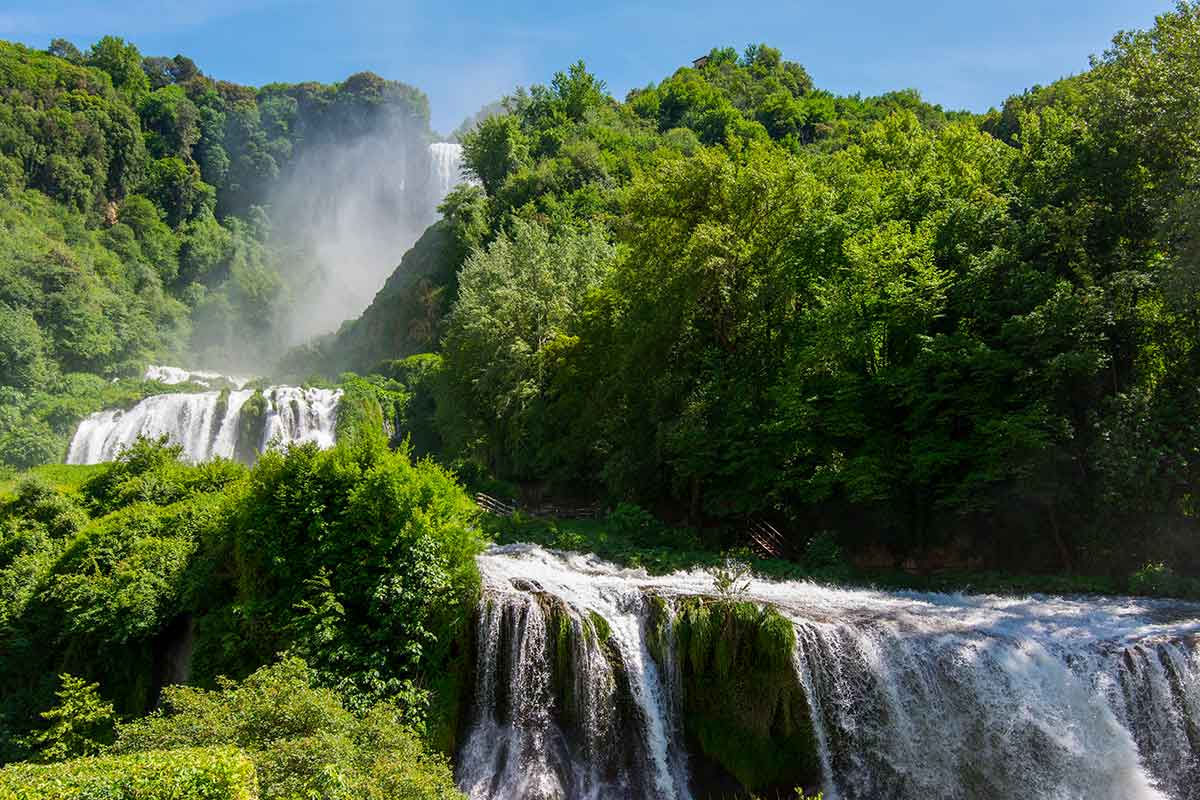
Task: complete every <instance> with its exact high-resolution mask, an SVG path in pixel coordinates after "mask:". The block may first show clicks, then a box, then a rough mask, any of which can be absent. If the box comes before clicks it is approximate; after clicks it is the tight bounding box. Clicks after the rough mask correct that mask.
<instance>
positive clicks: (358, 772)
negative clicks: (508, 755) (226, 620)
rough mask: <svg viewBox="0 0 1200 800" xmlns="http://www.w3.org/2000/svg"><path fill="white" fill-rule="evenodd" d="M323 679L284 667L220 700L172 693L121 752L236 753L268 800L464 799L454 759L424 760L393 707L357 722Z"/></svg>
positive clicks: (126, 735) (122, 735)
mask: <svg viewBox="0 0 1200 800" xmlns="http://www.w3.org/2000/svg"><path fill="white" fill-rule="evenodd" d="M315 680H316V675H315V674H314V673H313V671H312V670H311V669H309V668H308V666H307V665H305V664H304V662H303V661H300V660H299V659H296V658H286V659H284V660H283V661H280V662H279V663H277V664H274V665H271V666H267V667H263V668H261V669H259V670H258V671H256V672H255V673H254V674H253V675H251V676H250V677H248V678H247V679H246V680H245V681H243V682H241V683H235V682H233V681H228V680H222V681H221V682H220V684H221V688H220V690H218V691H204V690H202V689H195V688H190V687H183V686H175V687H168V688H167V689H165V690H164V692H163V710H162V711H159V712H155V713H154V714H152V715H150V716H148V717H146V718H144V719H140V720H137V721H134V722H131V723H129V724H126V725H122V726H121V727H120V729H119V731H118V736H117V743H116V745H115V747H114V750H115V752H118V753H132V752H148V753H153V752H156V751H157V752H161V751H163V750H171V749H173V748H177V747H186V746H195V745H203V746H215V745H233V746H236V747H238V748H241V749H242V750H243V751H244V752H245V753H246V754H247V755H248V756H249V757H250V758H251V759H252V760H253V762H254V764H255V766H256V767H257V772H258V780H259V785H260V788H261V791H262V798H263V800H291V798H296V797H311V796H319V797H336V798H343V797H344V798H358V797H392V798H405V799H409V800H426V799H428V800H433V799H434V798H437V799H439V800H443V799H444V800H449V799H450V798H457V797H460V795H459V794H458V793H457V791H456V790H455V788H454V783H453V778H452V775H451V772H450V767H449V764H448V762H447V761H446V759H445V758H444V757H442V756H439V755H434V754H430V753H428V752H426V751H425V748H424V747H423V746H422V744H421V742H420V739H419V738H418V737H417V736H416V735H415V734H414V733H413V732H412V730H411V729H409V728H408V727H406V726H405V724H404V722H403V714H402V713H401V712H400V710H399V709H398V708H397V707H396V706H395V705H393V704H391V703H381V704H377V705H375V706H372V707H371V708H369V709H367V710H366V711H364V712H363V713H360V714H355V713H352V712H350V711H348V710H347V709H346V708H345V707H344V706H343V705H342V703H341V701H340V700H339V698H338V696H337V694H335V693H334V692H333V691H332V690H330V689H324V688H317V687H316V686H315Z"/></svg>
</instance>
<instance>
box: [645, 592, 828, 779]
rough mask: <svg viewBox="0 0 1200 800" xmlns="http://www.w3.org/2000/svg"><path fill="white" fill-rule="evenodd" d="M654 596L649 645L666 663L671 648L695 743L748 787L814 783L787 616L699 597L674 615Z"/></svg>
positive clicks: (812, 749)
mask: <svg viewBox="0 0 1200 800" xmlns="http://www.w3.org/2000/svg"><path fill="white" fill-rule="evenodd" d="M650 602H651V604H652V609H653V618H652V623H651V626H650V632H649V641H650V649H651V653H652V655H654V657H655V659H656V660H657V661H658V663H659V664H660V665H661V664H666V663H667V659H666V658H665V656H666V655H667V652H668V649H669V648H672V647H674V648H675V651H674V652H675V654H676V656H677V658H678V667H679V672H680V677H681V679H682V692H683V715H684V719H683V722H684V732H685V734H686V735H687V737H688V739H689V741H690V742H691V743H692V744H693V746H695V747H696V748H697V749H698V750H699V751H700V752H701V753H702V754H703V755H704V757H706V758H708V759H710V760H711V761H713V762H715V763H716V764H718V765H720V766H721V767H722V768H723V769H724V770H726V771H727V772H728V773H729V774H730V775H732V776H733V777H734V778H735V779H736V780H737V781H738V783H739V784H741V786H742V788H743V789H745V790H746V791H758V792H770V791H776V790H781V789H786V788H788V787H792V786H796V785H801V784H810V783H812V782H814V779H816V778H818V777H819V774H820V773H819V770H820V764H819V761H818V758H817V749H816V741H815V739H814V736H813V732H812V724H811V721H810V717H809V707H808V703H807V700H806V699H805V696H804V692H803V689H802V688H801V686H800V684H799V681H798V680H797V678H796V672H795V670H794V669H793V668H792V653H793V650H794V649H795V645H796V634H795V629H794V628H793V627H792V624H791V623H790V622H788V620H787V619H785V618H784V617H783V616H782V615H781V614H780V613H779V612H778V611H776V610H775V609H773V608H770V607H760V606H758V605H756V604H754V603H749V602H742V601H736V600H714V599H711V598H703V597H691V598H686V599H683V600H679V601H677V603H676V606H675V608H674V618H673V621H672V619H671V618H670V617H669V616H668V614H670V611H671V610H670V608H669V607H668V604H667V602H666V601H664V600H662V599H661V598H651V600H650ZM672 637H673V640H672Z"/></svg>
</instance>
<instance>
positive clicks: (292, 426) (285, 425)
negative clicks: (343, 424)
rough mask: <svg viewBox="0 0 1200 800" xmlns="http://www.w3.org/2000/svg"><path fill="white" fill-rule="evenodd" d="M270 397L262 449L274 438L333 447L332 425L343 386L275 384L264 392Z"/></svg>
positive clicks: (281, 441) (288, 441) (334, 421)
mask: <svg viewBox="0 0 1200 800" xmlns="http://www.w3.org/2000/svg"><path fill="white" fill-rule="evenodd" d="M264 395H265V396H266V398H267V403H268V406H267V424H266V425H265V426H264V430H263V438H262V442H261V445H260V447H259V449H260V450H265V449H266V448H267V447H268V446H270V445H271V443H272V442H275V441H278V442H280V443H281V444H285V445H286V444H292V443H298V442H316V443H317V445H318V446H319V447H322V448H328V447H333V429H334V425H335V423H336V422H337V406H338V401H339V400H341V398H342V392H341V390H340V389H339V390H337V391H330V390H329V389H302V388H300V387H297V386H276V387H273V388H271V389H268V390H267V391H266V392H264Z"/></svg>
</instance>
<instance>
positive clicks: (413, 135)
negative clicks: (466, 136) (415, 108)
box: [270, 115, 459, 347]
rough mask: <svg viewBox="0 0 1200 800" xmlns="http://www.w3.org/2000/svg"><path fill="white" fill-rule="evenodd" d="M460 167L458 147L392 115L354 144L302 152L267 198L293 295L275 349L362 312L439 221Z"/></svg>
mask: <svg viewBox="0 0 1200 800" xmlns="http://www.w3.org/2000/svg"><path fill="white" fill-rule="evenodd" d="M458 171H459V150H458V146H457V145H451V144H446V143H434V144H430V142H429V135H428V133H427V129H425V128H424V127H421V128H418V127H417V126H416V125H415V124H414V123H413V122H412V120H411V118H408V117H401V116H399V115H396V116H391V117H385V118H383V119H381V120H380V121H379V122H378V123H376V124H375V125H374V126H373V127H372V128H371V129H369V130H368V131H367V132H365V133H362V134H359V135H357V136H354V137H353V138H352V139H331V140H326V141H324V142H322V143H320V144H317V145H315V146H312V145H310V146H306V147H305V148H304V152H303V153H301V154H300V155H299V156H298V157H297V159H296V160H295V161H294V162H293V163H292V164H291V165H290V166H289V168H288V171H287V173H286V174H285V175H283V176H281V179H280V181H279V182H278V183H277V185H276V188H275V190H274V191H273V193H272V196H271V198H270V208H271V217H272V234H271V236H272V244H273V245H274V247H275V248H276V250H277V252H278V253H279V255H280V269H281V272H282V275H283V279H284V282H285V284H286V285H287V286H288V287H289V291H290V294H291V297H290V299H289V301H288V302H287V303H286V306H285V308H284V309H283V310H282V314H283V316H282V317H281V318H280V320H279V323H278V324H279V327H280V330H279V339H280V340H282V343H283V344H284V345H285V346H289V347H290V346H293V345H297V344H300V343H303V342H305V341H307V340H309V339H311V338H313V337H315V336H319V335H321V334H325V333H330V332H332V331H335V330H337V328H338V326H339V325H341V323H342V322H344V321H345V320H348V319H353V318H355V317H357V316H359V315H360V314H361V313H362V312H363V310H364V309H366V307H367V306H368V305H369V304H370V302H371V300H372V299H373V298H374V296H375V293H376V292H377V291H379V289H380V288H381V287H382V286H383V284H384V282H385V281H386V280H387V278H388V276H389V275H390V274H391V273H392V271H393V270H394V269H395V267H396V265H397V264H399V263H400V259H401V257H402V256H403V255H404V253H405V251H406V250H408V249H409V248H410V247H411V246H412V245H413V243H414V242H415V241H416V240H417V238H418V237H419V236H420V235H421V233H422V231H424V230H425V228H426V227H428V226H429V225H430V224H431V223H432V222H434V220H435V219H436V218H437V206H438V204H439V203H440V202H441V200H442V198H444V197H445V195H446V193H447V192H448V191H449V190H450V188H452V187H453V185H454V184H455V183H456V182H457V181H458Z"/></svg>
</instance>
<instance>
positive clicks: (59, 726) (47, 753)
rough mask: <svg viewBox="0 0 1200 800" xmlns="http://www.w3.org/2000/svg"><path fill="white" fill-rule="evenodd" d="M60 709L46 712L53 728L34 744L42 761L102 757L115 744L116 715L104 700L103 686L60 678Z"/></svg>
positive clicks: (46, 731) (43, 715)
mask: <svg viewBox="0 0 1200 800" xmlns="http://www.w3.org/2000/svg"><path fill="white" fill-rule="evenodd" d="M59 679H60V680H61V681H62V688H60V689H59V690H58V693H57V696H58V705H56V706H55V707H54V708H52V709H50V710H49V711H43V712H42V719H45V720H46V721H47V722H49V723H50V727H49V728H47V729H46V730H44V731H41V732H39V733H38V734H37V735H36V736H35V737H34V740H35V741H36V742H37V743H38V745H40V747H41V751H40V752H39V753H38V756H39V758H40V760H42V761H61V760H63V759H67V758H75V757H77V756H94V755H98V754H99V753H101V752H102V751H103V750H104V748H105V747H106V746H107V745H108V744H109V743H110V742H111V741H112V733H113V725H114V724H115V722H116V714H115V713H114V711H113V706H112V703H110V702H108V701H107V700H104V699H103V698H101V697H100V685H99V684H96V683H88V682H87V681H85V680H82V679H80V678H76V677H74V676H72V675H66V674H63V675H60V676H59Z"/></svg>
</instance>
